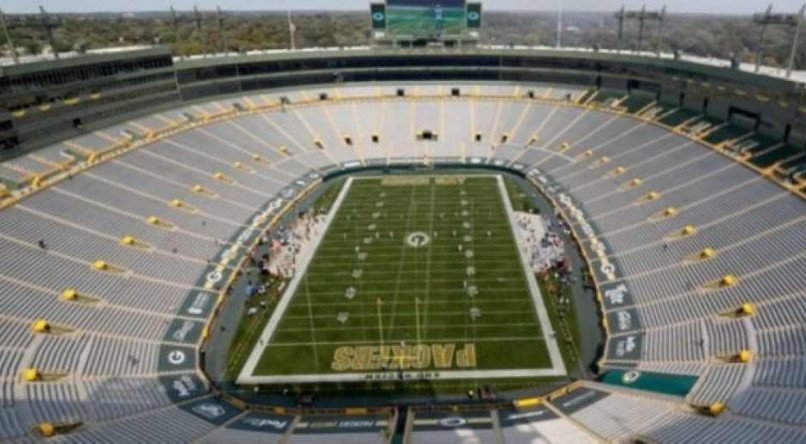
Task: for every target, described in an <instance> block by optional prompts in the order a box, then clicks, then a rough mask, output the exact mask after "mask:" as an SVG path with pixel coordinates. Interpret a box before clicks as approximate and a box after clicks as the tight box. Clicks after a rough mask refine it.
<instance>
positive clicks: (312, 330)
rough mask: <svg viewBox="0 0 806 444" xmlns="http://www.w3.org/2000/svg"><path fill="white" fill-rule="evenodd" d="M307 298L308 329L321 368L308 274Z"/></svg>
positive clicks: (315, 358)
mask: <svg viewBox="0 0 806 444" xmlns="http://www.w3.org/2000/svg"><path fill="white" fill-rule="evenodd" d="M304 279H305V299H306V300H307V302H308V329H309V330H310V333H311V340H312V341H313V362H314V366H315V367H316V368H319V344H317V343H316V329H315V328H314V322H313V307H311V290H310V288H308V274H307V273H306V274H305V278H304Z"/></svg>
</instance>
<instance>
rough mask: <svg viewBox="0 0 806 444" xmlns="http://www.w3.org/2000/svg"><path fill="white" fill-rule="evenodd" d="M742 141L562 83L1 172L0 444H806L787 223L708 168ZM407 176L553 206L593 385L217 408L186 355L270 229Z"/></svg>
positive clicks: (84, 144) (801, 342)
mask: <svg viewBox="0 0 806 444" xmlns="http://www.w3.org/2000/svg"><path fill="white" fill-rule="evenodd" d="M452 88H459V89H460V90H461V94H460V95H458V96H457V95H455V94H452ZM398 89H400V90H405V91H404V92H405V94H400V91H398ZM527 91H531V92H532V93H533V94H527ZM320 94H326V96H325V95H320ZM281 97H284V99H283V100H280V98H281ZM322 99H325V100H322ZM424 131H430V132H432V133H433V134H436V135H438V137H432V138H431V139H432V140H422V139H423V137H418V136H422V135H423V132H424ZM753 137H754V136H752V135H749V136H748V135H745V134H734V133H731V132H730V131H728V129H727V128H726V127H725V126H724V125H719V124H717V123H713V122H707V121H704V119H701V118H699V117H698V116H697V115H692V114H690V113H686V112H684V111H682V110H677V109H675V108H674V107H665V106H664V105H661V104H657V103H655V102H653V101H646V102H641V101H640V100H637V99H635V98H634V97H629V96H615V97H612V96H611V97H607V96H605V95H602V94H600V93H595V92H592V91H586V90H576V89H570V88H567V87H563V86H557V85H527V84H506V83H483V84H461V83H450V84H438V83H437V84H427V83H422V84H395V85H385V84H372V85H362V84H355V85H340V86H339V87H337V88H336V87H328V88H310V89H298V90H288V91H282V92H268V93H266V94H258V95H251V96H244V97H235V98H229V99H220V100H216V101H213V102H209V103H200V104H196V105H189V106H186V107H184V108H181V109H176V110H174V111H169V112H164V113H160V114H155V115H152V116H149V117H145V118H141V119H137V120H136V121H132V122H129V123H125V124H121V125H118V126H114V127H111V128H108V129H105V130H101V131H97V132H93V133H90V134H87V135H85V136H82V137H79V138H76V139H73V140H68V141H65V142H63V143H59V144H57V145H54V146H51V147H48V148H45V149H42V150H40V151H37V152H35V153H32V154H29V155H26V156H24V157H20V158H17V159H13V160H10V161H7V162H4V163H3V164H2V165H0V179H2V182H3V183H4V184H6V186H7V187H8V191H7V192H6V193H5V195H4V197H3V201H2V202H3V206H4V208H3V209H2V212H1V213H0V255H2V258H3V259H2V267H1V269H0V270H1V271H0V308H1V309H2V311H1V312H0V372H2V373H1V374H0V377H2V391H0V403H1V404H2V408H0V440H10V441H18V442H28V441H36V440H40V439H44V438H45V437H49V439H50V440H53V441H59V442H109V441H113V442H132V443H140V442H151V441H154V442H188V441H194V440H200V441H206V442H235V441H237V442H252V441H255V442H256V441H260V442H290V443H302V442H351V443H362V442H390V441H391V440H392V439H393V438H395V437H396V436H397V434H398V433H403V434H404V435H405V436H404V439H405V440H407V441H408V442H496V441H499V442H515V443H520V442H533V440H546V441H549V442H585V441H592V442H597V441H605V440H616V441H619V440H623V441H630V440H637V439H638V440H642V441H660V442H690V441H693V440H694V441H702V442H707V441H711V440H719V441H724V442H759V441H762V442H781V443H783V442H805V441H806V428H804V425H806V410H804V409H803V408H802V407H803V406H804V405H806V391H804V387H806V358H804V356H803V355H804V351H806V350H805V349H804V347H806V327H805V326H804V322H803V319H804V317H805V316H806V293H805V292H804V291H805V290H804V289H806V257H805V256H804V254H805V253H804V252H806V234H805V233H806V206H804V205H806V204H804V201H803V195H802V194H800V192H799V190H798V187H800V186H802V184H792V183H788V184H787V183H776V182H775V179H773V178H771V177H765V176H764V175H762V174H759V171H758V168H755V167H753V166H752V165H751V164H750V163H747V162H745V160H743V159H746V158H748V156H742V157H739V156H731V155H729V154H730V153H731V150H735V149H740V148H742V147H744V148H747V150H746V151H751V154H752V155H755V153H759V156H761V157H763V156H765V155H768V154H769V153H770V152H771V150H769V149H767V148H770V147H771V144H770V143H769V142H768V141H764V140H758V141H757V142H756V143H755V144H748V142H749V141H750V142H752V140H751V139H753ZM740 141H741V144H740V143H739V142H740ZM765 144H766V145H765ZM742 149H743V148H742ZM744 154H747V153H746V152H744ZM751 157H752V156H751ZM768 160H769V159H768ZM781 160H782V161H783V160H785V159H781ZM410 163H417V164H426V165H433V164H439V163H454V164H463V165H468V166H475V167H483V166H489V167H498V168H505V169H509V170H511V171H514V172H518V173H521V174H524V175H525V176H526V177H527V178H528V179H529V180H530V182H531V183H532V184H533V185H534V186H535V187H537V188H538V189H539V190H541V191H542V192H543V193H545V195H546V196H547V197H549V198H550V199H551V200H552V201H554V202H555V203H556V204H557V206H558V207H557V208H558V210H559V212H560V213H561V214H562V215H563V216H564V217H565V218H566V220H568V221H569V222H570V225H571V228H572V230H573V232H574V233H575V236H576V237H577V238H578V239H579V241H580V242H581V246H582V249H583V251H584V252H585V255H586V256H587V258H588V260H589V261H590V265H591V267H592V269H593V270H594V271H595V278H596V282H597V284H598V287H599V290H600V295H601V301H600V302H601V308H602V310H603V319H604V324H605V328H606V329H607V333H608V339H607V344H606V346H605V350H604V354H603V356H602V359H601V361H600V366H601V374H602V377H600V378H598V379H597V380H596V381H578V382H576V383H573V384H572V385H570V386H568V387H565V388H563V389H561V390H559V391H557V392H555V393H552V394H550V395H548V396H546V397H541V398H520V399H516V400H515V401H514V402H511V403H508V404H507V405H501V404H496V405H493V406H491V407H488V408H487V409H485V408H484V406H483V405H479V404H476V405H474V406H473V408H472V409H471V408H463V407H461V406H459V407H453V406H449V407H445V409H444V410H442V409H441V408H427V409H425V408H423V409H419V408H411V409H410V410H408V411H405V412H398V411H396V410H395V409H394V408H390V409H377V410H376V409H366V408H363V407H360V406H345V407H349V408H345V409H334V410H332V411H327V412H317V411H305V410H304V409H303V410H298V409H296V408H274V409H265V408H264V409H262V410H250V409H248V408H245V407H246V406H245V405H244V403H243V402H241V401H239V400H236V399H233V398H231V397H229V396H221V395H220V394H219V392H218V391H216V389H215V388H214V387H212V386H211V385H210V384H209V383H208V382H207V380H206V378H205V376H204V375H203V373H202V369H201V368H200V364H199V361H198V357H197V356H198V354H197V351H198V350H199V347H200V346H202V344H203V343H204V341H205V339H206V338H207V337H208V336H209V334H210V331H209V327H208V325H215V324H208V322H210V320H211V319H212V316H213V313H214V311H215V308H216V306H217V304H218V303H219V302H220V299H219V298H220V297H221V295H223V294H224V291H225V290H226V287H227V285H228V279H229V278H230V276H231V275H233V272H234V271H235V270H237V269H238V268H239V266H240V265H241V264H242V261H243V256H244V254H243V253H244V252H245V251H248V250H249V249H250V248H251V246H252V245H254V243H255V241H256V239H257V238H258V237H259V236H260V234H261V233H262V230H263V229H264V228H265V227H266V226H267V224H268V222H269V221H271V220H272V219H273V218H274V217H275V216H276V215H277V214H279V212H280V211H282V209H283V208H284V207H285V206H286V204H287V203H288V202H289V201H290V200H293V199H295V198H296V197H298V196H300V195H301V194H303V193H306V192H307V191H308V190H309V189H311V188H313V187H315V186H316V185H318V184H319V183H320V181H321V180H322V178H323V177H325V176H326V175H328V174H330V173H333V172H336V171H344V170H348V169H351V168H357V167H367V166H383V165H387V164H410ZM583 328H593V326H583ZM404 414H405V415H404ZM404 418H405V427H402V428H398V427H396V424H397V422H398V421H399V420H400V421H402V420H403V419H404ZM401 429H402V432H401Z"/></svg>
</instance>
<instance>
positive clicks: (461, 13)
mask: <svg viewBox="0 0 806 444" xmlns="http://www.w3.org/2000/svg"><path fill="white" fill-rule="evenodd" d="M370 9H371V13H372V29H373V30H375V31H382V32H384V34H385V35H386V36H387V37H396V38H411V39H431V38H435V39H439V38H443V37H450V36H461V35H464V34H467V32H468V30H477V29H478V28H480V27H481V4H480V3H467V2H466V1H465V0H387V1H386V3H373V4H372V5H371V6H370Z"/></svg>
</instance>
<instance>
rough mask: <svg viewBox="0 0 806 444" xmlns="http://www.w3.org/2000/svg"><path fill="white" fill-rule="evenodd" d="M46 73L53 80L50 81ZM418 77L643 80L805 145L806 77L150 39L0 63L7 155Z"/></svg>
mask: <svg viewBox="0 0 806 444" xmlns="http://www.w3.org/2000/svg"><path fill="white" fill-rule="evenodd" d="M43 78H47V79H53V81H52V82H51V83H48V86H47V88H42V79H43ZM417 80H431V81H434V80H443V81H450V80H456V81H460V80H464V81H471V80H472V81H487V82H492V81H516V82H540V83H554V84H571V85H577V86H582V87H586V88H590V89H608V90H617V91H624V92H627V91H635V90H640V91H643V92H645V93H648V94H652V95H654V96H655V98H656V99H657V100H658V101H660V102H663V103H665V104H667V105H669V104H672V105H677V106H681V107H684V108H687V109H689V110H691V111H695V112H701V113H703V114H705V115H707V116H709V117H713V118H715V119H718V120H722V121H727V120H728V119H729V118H730V117H731V110H736V109H739V110H741V111H742V112H743V113H744V115H750V116H755V118H754V120H753V122H751V123H750V124H749V125H750V126H754V127H755V128H754V129H756V130H758V131H759V132H761V133H762V134H764V135H767V136H770V137H773V138H775V139H779V140H782V141H785V142H788V143H790V144H794V145H797V146H801V147H803V146H804V144H806V85H804V84H797V83H794V82H791V81H788V80H785V79H780V78H774V77H770V76H764V75H756V74H753V73H748V72H744V71H738V70H733V69H728V68H720V67H716V66H708V65H702V64H696V63H691V62H685V61H679V60H670V59H659V58H653V57H642V56H635V55H629V54H613V53H598V52H585V51H574V50H565V51H562V50H536V49H529V50H525V49H524V50H520V49H498V50H493V49H484V50H482V49H461V50H450V51H447V50H428V49H420V50H390V49H385V50H382V49H345V50H317V51H297V52H287V51H280V52H273V53H265V54H257V55H238V56H227V57H209V58H197V59H191V60H184V61H173V60H171V58H170V53H169V52H168V50H167V49H166V48H152V49H146V50H140V51H131V52H124V53H112V54H103V55H93V56H85V57H79V58H75V59H68V60H63V61H51V62H40V63H33V64H27V65H19V66H14V67H6V68H4V69H3V70H2V71H0V103H2V106H0V148H3V149H0V160H2V159H7V158H11V157H15V156H18V155H21V154H24V153H25V152H28V151H31V150H34V149H37V148H39V147H42V146H46V145H48V144H51V143H55V142H58V141H60V140H64V139H67V138H70V137H75V136H77V135H80V134H82V133H84V132H86V131H91V130H94V129H98V128H100V127H103V126H107V125H111V124H114V123H118V122H121V121H124V120H128V119H132V118H135V117H138V116H142V115H147V114H151V113H154V112H158V111H161V110H166V109H170V108H175V107H178V106H180V105H183V104H187V103H189V102H194V101H201V100H209V99H211V98H216V97H224V96H236V95H239V94H245V93H247V92H255V91H260V90H267V89H277V88H285V87H295V86H301V85H313V84H338V83H342V82H394V81H417ZM706 104H707V106H706ZM54 105H59V106H54ZM734 123H738V124H740V125H742V124H744V125H748V123H747V122H734Z"/></svg>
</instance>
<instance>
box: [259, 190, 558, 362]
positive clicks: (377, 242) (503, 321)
mask: <svg viewBox="0 0 806 444" xmlns="http://www.w3.org/2000/svg"><path fill="white" fill-rule="evenodd" d="M416 233H419V234H416ZM412 234H414V235H413V236H411V237H410V235H412ZM516 248H517V247H516V244H515V238H514V236H513V233H512V230H511V228H510V225H509V222H508V219H507V217H506V212H505V207H504V204H503V201H502V196H501V193H500V190H499V186H498V183H497V179H496V178H495V177H492V176H467V177H462V176H389V177H386V178H356V180H354V181H353V183H352V186H351V188H350V190H349V192H348V194H347V196H346V198H345V199H344V201H343V203H342V205H341V207H340V209H339V210H338V212H337V214H336V215H335V218H334V219H333V222H332V223H331V225H330V227H329V229H328V231H327V233H326V234H325V237H324V239H323V241H322V243H321V244H320V245H319V248H318V250H317V251H316V254H315V256H314V258H313V259H312V262H311V263H310V266H309V267H308V270H307V272H306V274H305V275H304V276H303V278H302V280H301V282H300V283H299V286H298V288H297V291H296V293H295V294H294V295H293V296H292V300H291V302H290V305H289V306H288V308H287V309H286V311H285V313H284V314H283V317H282V319H281V321H280V323H279V324H278V326H277V329H276V330H275V332H274V334H273V336H272V337H271V340H270V342H269V344H268V345H267V347H266V349H265V351H264V353H263V355H262V356H260V359H259V361H258V362H257V365H256V366H255V369H254V375H256V376H257V375H260V376H277V375H299V374H308V375H314V374H316V375H328V374H329V375H333V374H339V373H363V372H366V373H371V372H377V371H379V370H395V369H403V370H406V371H409V370H417V371H440V370H441V371H448V370H507V369H542V368H547V367H551V361H550V359H549V355H548V353H547V350H546V344H545V342H544V341H543V338H542V332H541V329H540V326H539V324H538V320H537V317H536V315H535V309H534V304H533V301H532V298H531V295H530V293H529V290H528V287H527V281H526V277H525V275H524V271H523V268H522V266H521V263H520V258H519V256H518V251H517V249H516Z"/></svg>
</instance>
